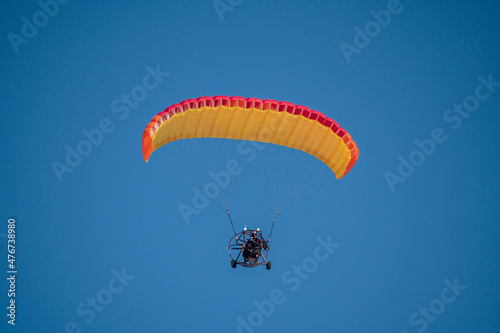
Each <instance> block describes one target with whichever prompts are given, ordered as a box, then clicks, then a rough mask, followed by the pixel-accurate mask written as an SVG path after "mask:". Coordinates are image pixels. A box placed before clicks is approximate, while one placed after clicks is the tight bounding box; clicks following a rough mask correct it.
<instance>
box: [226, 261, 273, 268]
mask: <svg viewBox="0 0 500 333" xmlns="http://www.w3.org/2000/svg"><path fill="white" fill-rule="evenodd" d="M231 267H232V268H236V260H234V259H232V260H231ZM268 269H269V268H268Z"/></svg>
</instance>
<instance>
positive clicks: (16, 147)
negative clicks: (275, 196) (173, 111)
mask: <svg viewBox="0 0 500 333" xmlns="http://www.w3.org/2000/svg"><path fill="white" fill-rule="evenodd" d="M43 1H44V0H42V1H41V3H42V5H41V4H40V3H38V2H36V1H25V2H15V3H14V2H12V3H9V4H4V6H3V10H2V13H1V14H0V15H1V20H0V26H1V31H2V35H3V39H2V42H1V44H0V47H1V55H0V57H1V61H2V65H3V68H2V79H1V81H0V82H1V89H0V98H1V103H2V104H1V105H2V112H1V115H0V117H1V123H0V124H1V129H2V130H1V134H0V135H1V141H2V145H1V147H2V148H1V149H2V151H1V156H2V164H1V170H0V180H1V190H2V191H1V194H0V198H1V199H0V212H1V220H0V242H1V243H0V254H1V255H0V258H2V262H0V267H1V271H2V273H1V276H3V278H2V282H1V283H0V295H1V296H0V308H1V309H2V310H1V313H0V318H2V319H1V321H0V331H2V332H23V333H24V332H52V333H56V332H145V331H147V332H285V331H286V332H311V331H314V332H342V333H344V332H345V333H352V332H354V333H357V332H394V333H401V332H408V333H412V332H454V333H458V332H467V333H468V332H483V333H489V332H491V333H497V332H499V331H500V319H499V318H500V285H499V283H500V270H499V264H498V263H499V262H500V248H499V246H498V239H500V227H499V225H498V223H499V217H500V214H499V213H500V209H499V207H500V198H499V191H498V189H499V185H500V184H499V181H500V177H499V176H498V172H497V166H498V163H499V158H498V152H499V148H500V135H499V131H498V126H499V124H500V113H499V111H500V83H499V82H500V63H499V61H498V59H500V49H499V45H500V38H499V37H500V35H499V34H498V31H500V23H499V21H498V12H499V6H498V3H497V2H496V1H481V2H472V1H468V2H466V3H465V4H464V3H457V2H456V1H450V0H446V1H437V2H431V1H416V0H414V1H409V0H401V2H400V3H399V4H398V3H397V2H394V1H387V0H384V1H363V2H357V3H353V2H352V1H284V0H274V1H248V0H246V1H237V0H232V1H229V0H221V1H219V2H218V3H217V5H218V9H216V8H215V6H214V3H213V1H212V0H207V1H146V2H137V1H106V2H104V3H103V2H98V1H90V2H88V1H87V2H84V1H69V2H68V3H66V4H60V3H59V4H58V5H57V6H56V5H54V4H55V2H54V1H51V0H47V2H43ZM61 2H64V1H62V0H61ZM42 7H45V11H46V13H48V14H44V12H42V10H43V9H42ZM218 11H219V12H218ZM372 11H373V12H372ZM388 14H389V15H390V18H389V15H388ZM377 20H378V21H377ZM35 24H37V25H38V27H37V26H36V25H35ZM366 30H368V31H366ZM360 31H361V32H360ZM370 36H371V37H370ZM368 39H369V40H368ZM151 73H155V74H151ZM167 73H168V74H167ZM146 88H147V89H146ZM126 95H132V96H135V97H129V98H128V99H127V96H126ZM215 95H227V96H244V97H258V98H262V99H265V98H269V99H276V100H283V101H289V102H292V103H295V104H301V105H306V106H308V107H310V108H312V109H316V110H318V111H320V112H323V113H325V114H326V115H328V116H329V117H331V118H333V119H335V120H336V121H337V122H339V123H340V124H341V125H342V126H343V127H344V128H346V129H347V130H348V131H349V133H351V135H352V137H353V138H354V140H355V141H356V143H357V144H358V147H359V150H360V158H359V160H358V162H357V164H356V165H355V166H354V168H353V169H352V171H351V172H350V173H349V174H348V175H347V176H346V177H345V178H343V179H341V180H335V179H334V177H333V175H331V174H329V173H325V172H321V171H320V172H318V173H315V172H312V173H310V174H309V175H308V178H307V181H306V180H303V182H304V183H305V184H306V185H307V184H323V186H321V187H319V188H317V189H316V190H314V191H312V192H310V193H308V194H307V195H304V196H302V197H300V198H299V200H297V201H296V202H295V203H294V204H293V205H289V206H288V208H287V209H286V210H284V211H283V212H282V214H281V215H280V216H279V217H278V221H277V224H276V226H275V230H274V234H273V241H272V246H271V248H272V251H271V252H270V254H269V258H270V260H272V262H273V267H272V269H271V270H270V271H267V270H265V269H264V268H263V267H259V268H256V269H245V268H242V267H238V268H237V269H234V270H233V269H232V268H231V267H230V264H229V257H228V255H227V251H226V248H225V247H226V245H227V242H228V241H229V238H230V237H231V235H232V230H231V228H230V225H229V223H228V221H227V219H226V217H225V216H224V215H223V214H222V213H221V211H220V210H219V209H218V208H217V207H216V206H215V205H214V204H213V203H210V204H209V206H208V207H207V208H204V209H202V210H200V212H199V214H198V215H195V216H192V218H191V221H190V223H189V224H186V223H185V221H184V219H183V217H182V215H181V213H180V211H179V205H180V204H181V203H185V204H191V205H192V200H193V195H194V194H193V192H192V189H193V184H192V183H191V182H190V181H189V179H188V174H189V171H187V172H181V170H182V166H183V164H182V163H184V162H179V163H171V158H170V159H169V157H168V156H169V155H170V152H169V151H167V154H162V153H159V154H156V155H155V154H154V156H153V157H152V159H151V160H150V162H148V163H145V162H144V160H143V158H142V152H141V136H142V132H143V130H144V127H145V126H146V124H147V123H148V122H149V121H150V120H151V118H152V117H153V116H154V115H156V114H157V113H158V112H160V111H162V110H163V109H164V108H166V107H167V106H169V105H171V104H173V103H177V102H179V101H182V100H184V99H188V98H196V97H199V96H215ZM122 96H123V97H122ZM134 98H135V100H134ZM464 103H465V105H464V106H461V105H462V104H464ZM454 104H456V106H454ZM469 110H472V111H469ZM95 129H99V133H102V136H101V135H99V134H97V131H96V130H95ZM85 133H87V136H90V137H91V139H87V138H86V134H85ZM89 133H90V134H89ZM86 140H87V141H86ZM88 140H91V141H92V140H93V141H94V143H89V142H90V141H88ZM430 140H432V143H430V142H431V141H430ZM188 146H189V144H188V143H180V144H179V145H177V146H176V147H178V148H179V147H180V148H181V149H184V147H187V148H189V147H188ZM419 146H420V147H419ZM215 147H216V146H215V145H214V146H211V145H207V148H206V149H205V150H204V154H207V155H208V156H216V157H215V159H216V163H223V164H224V165H225V163H226V161H227V157H226V156H225V155H224V156H223V155H220V153H218V151H219V150H218V149H217V148H215ZM68 149H69V150H70V151H73V150H74V151H76V150H78V149H79V150H80V152H82V153H83V154H84V155H86V156H83V157H81V160H80V159H79V158H77V157H75V156H73V157H71V158H69V159H68V161H67V160H66V159H67V155H68V154H69V153H68ZM195 154H196V153H195ZM70 155H71V154H70ZM273 156H274V157H276V155H275V154H272V153H271V150H266V151H264V152H262V153H260V154H258V156H257V157H256V159H255V161H253V162H252V163H251V164H250V163H248V164H247V165H246V166H245V167H244V170H243V172H242V173H241V177H240V181H239V183H238V186H237V187H236V192H235V193H234V195H233V196H230V197H231V198H233V200H232V202H231V211H232V215H233V219H234V221H235V225H236V227H237V228H238V229H240V228H242V227H243V226H244V225H248V226H249V227H260V228H262V229H263V230H264V233H265V234H267V233H268V232H269V228H270V226H271V221H272V209H271V208H272V207H271V205H269V202H270V200H269V199H268V197H267V192H266V191H265V188H263V187H262V186H261V183H260V182H259V181H258V177H260V171H259V170H260V168H262V167H266V165H267V161H268V160H269V159H272V158H273ZM283 156H284V157H283V159H280V161H279V162H286V161H288V160H293V161H295V157H297V158H301V156H297V155H295V154H294V153H290V152H286V151H285V153H284V154H283ZM236 158H241V156H236ZM302 158H306V159H307V157H303V156H302ZM188 161H189V160H188ZM410 163H413V164H416V166H412V165H411V164H410ZM184 167H185V165H184ZM54 168H56V169H57V170H59V171H58V172H56V171H55V169H54ZM214 168H215V167H214ZM200 169H201V170H202V171H204V172H205V173H206V174H205V175H204V176H205V179H207V177H208V176H207V174H208V172H210V171H214V172H217V171H219V169H213V168H212V167H210V166H208V165H207V166H206V167H205V168H200ZM70 171H71V172H70ZM58 173H59V176H58ZM208 179H209V178H208ZM292 181H293V180H292ZM309 182H310V183H309ZM222 198H223V195H222V194H221V196H220V197H218V198H216V200H219V199H220V200H222ZM10 217H14V218H15V219H16V225H17V228H16V231H17V233H16V237H17V238H16V241H17V242H16V247H17V248H16V265H17V269H18V274H17V276H16V298H15V299H16V325H15V326H12V325H9V324H8V323H7V319H8V317H7V316H6V313H7V309H6V307H7V306H8V302H9V300H10V298H9V297H8V296H7V291H8V289H9V284H8V283H7V280H6V279H5V277H7V260H6V258H7V239H6V233H7V220H8V218H10ZM318 238H319V239H321V241H318ZM328 242H330V243H331V244H330V245H328V246H327V245H324V244H325V243H328ZM321 244H323V246H322V245H321ZM330 252H331V253H330Z"/></svg>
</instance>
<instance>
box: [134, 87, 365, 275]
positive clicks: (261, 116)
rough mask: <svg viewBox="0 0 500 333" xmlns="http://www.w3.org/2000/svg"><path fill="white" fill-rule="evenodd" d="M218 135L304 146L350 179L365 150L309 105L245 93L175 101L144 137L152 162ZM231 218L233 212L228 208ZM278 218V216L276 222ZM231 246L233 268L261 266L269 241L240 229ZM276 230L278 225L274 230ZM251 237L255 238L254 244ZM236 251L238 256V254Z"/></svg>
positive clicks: (338, 175)
mask: <svg viewBox="0 0 500 333" xmlns="http://www.w3.org/2000/svg"><path fill="white" fill-rule="evenodd" d="M194 138H218V139H230V140H244V141H254V142H260V143H270V144H274V145H279V146H285V147H289V148H292V149H296V150H300V151H303V152H306V153H308V154H309V155H312V156H314V157H316V158H317V159H318V160H320V161H321V162H323V163H324V164H325V165H326V166H328V168H330V170H331V171H333V173H334V174H335V176H336V178H337V179H340V178H342V177H344V176H345V175H346V174H347V173H348V172H349V171H350V170H351V168H352V167H353V166H354V164H355V163H356V161H357V159H358V155H359V151H358V148H357V146H356V143H355V142H354V141H353V140H352V138H351V136H350V135H349V133H347V131H346V130H344V129H343V128H341V127H340V126H339V124H337V123H336V122H335V121H334V120H332V119H330V118H328V117H326V116H325V115H324V114H322V113H320V112H318V111H315V110H311V109H309V108H307V107H305V106H301V105H294V104H292V103H288V102H278V101H275V100H268V99H266V100H260V99H257V98H243V97H227V96H215V97H200V98H197V99H188V100H185V101H183V102H181V103H179V104H174V105H172V106H170V107H168V108H167V109H165V110H164V111H162V112H160V113H159V114H158V115H156V116H155V117H154V118H153V119H152V120H151V122H150V123H149V124H148V125H147V126H146V129H145V130H144V133H143V136H142V153H143V157H144V160H145V161H146V162H147V161H148V160H149V159H150V157H151V154H152V153H153V152H154V151H155V150H157V149H158V148H160V147H162V146H164V145H167V144H169V143H171V142H174V141H178V140H181V139H194ZM227 213H228V216H229V219H230V221H231V218H230V215H229V210H227ZM275 221H276V214H275V218H274V220H273V228H274V222H275ZM231 225H232V227H233V231H234V236H233V237H232V238H231V241H230V243H229V245H228V250H229V255H230V256H231V266H232V267H236V265H240V266H243V267H256V266H259V265H261V264H265V265H266V267H267V269H270V267H271V263H270V262H268V261H267V252H268V251H269V240H270V237H269V239H268V240H264V238H263V237H262V232H261V231H260V229H252V230H246V228H245V229H244V230H243V231H241V232H240V233H236V231H235V229H234V226H233V224H232V221H231ZM271 232H272V229H271ZM250 238H252V241H251V242H250ZM231 250H233V251H236V252H237V253H238V254H237V255H236V252H235V255H234V256H233V255H232V254H231Z"/></svg>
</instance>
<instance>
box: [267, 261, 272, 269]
mask: <svg viewBox="0 0 500 333" xmlns="http://www.w3.org/2000/svg"><path fill="white" fill-rule="evenodd" d="M266 268H267V270H270V269H271V262H270V261H268V262H267V264H266Z"/></svg>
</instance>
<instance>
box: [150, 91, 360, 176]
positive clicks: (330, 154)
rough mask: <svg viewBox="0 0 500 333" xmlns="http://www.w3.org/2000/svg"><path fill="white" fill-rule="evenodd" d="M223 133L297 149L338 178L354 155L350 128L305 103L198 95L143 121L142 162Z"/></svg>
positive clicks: (224, 136)
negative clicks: (166, 148)
mask: <svg viewBox="0 0 500 333" xmlns="http://www.w3.org/2000/svg"><path fill="white" fill-rule="evenodd" d="M191 138H224V139H234V140H247V141H258V142H265V143H273V144H276V145H281V146H286V147H290V148H293V149H299V150H302V151H304V152H306V153H308V154H311V155H313V156H315V157H316V158H318V159H319V160H321V161H322V162H324V163H325V164H326V165H328V167H329V168H330V169H331V170H332V171H333V172H334V173H335V175H336V177H337V179H339V178H342V177H344V176H345V175H346V174H347V173H348V172H349V171H350V170H351V168H352V167H353V165H354V163H356V161H357V159H358V154H359V152H358V148H357V146H356V143H355V142H354V141H353V140H352V139H351V136H350V135H349V133H347V132H346V131H345V130H344V129H343V128H341V127H340V126H339V124H337V123H336V122H335V121H334V120H333V119H330V118H328V117H326V116H325V115H324V114H322V113H320V112H318V111H314V110H311V109H309V108H307V107H305V106H301V105H294V104H292V103H288V102H277V101H275V100H268V99H266V100H260V99H257V98H243V97H227V96H215V97H213V98H212V97H200V98H198V99H188V100H185V101H183V102H181V103H179V104H174V105H172V106H170V107H168V108H167V109H165V111H163V112H160V113H159V114H158V115H156V117H154V118H153V120H151V122H150V123H149V124H148V125H147V126H146V129H145V131H144V134H143V137H142V153H143V156H144V160H145V161H146V162H147V161H148V160H149V157H150V156H151V153H152V152H153V151H155V150H156V149H158V148H159V147H161V146H163V145H165V144H167V143H169V142H173V141H176V140H180V139H191Z"/></svg>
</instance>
